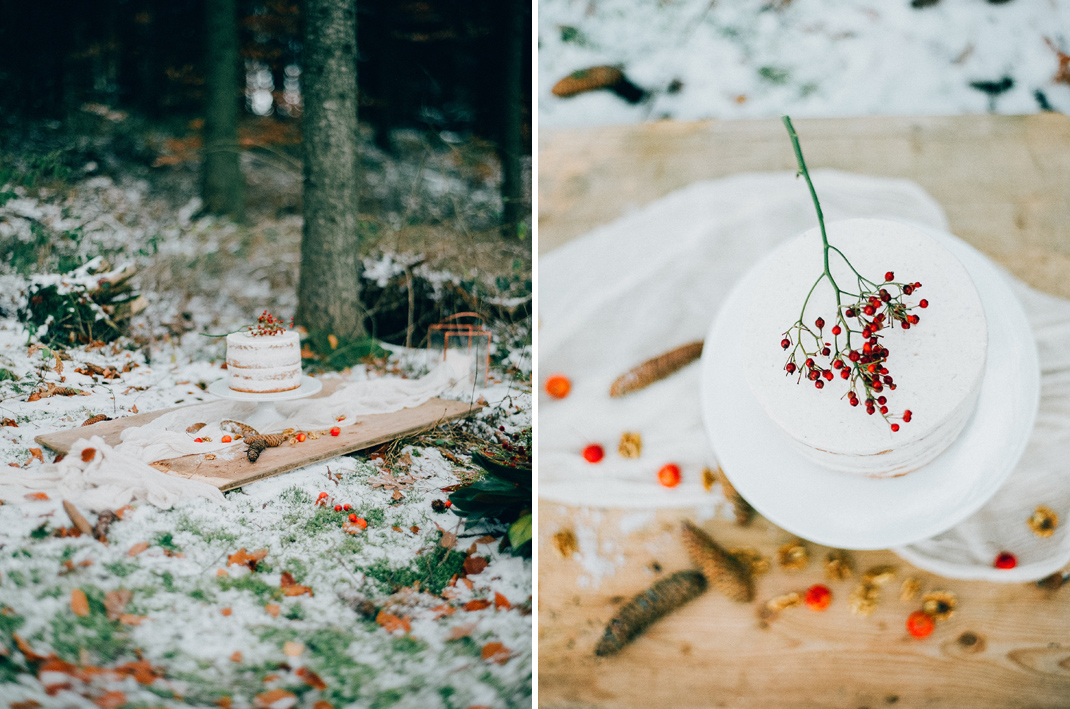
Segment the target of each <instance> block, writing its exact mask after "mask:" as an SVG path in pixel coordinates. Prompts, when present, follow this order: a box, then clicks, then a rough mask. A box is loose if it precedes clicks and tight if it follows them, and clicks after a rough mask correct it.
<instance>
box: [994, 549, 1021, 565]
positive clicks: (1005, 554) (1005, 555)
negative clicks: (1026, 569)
mask: <svg viewBox="0 0 1070 709" xmlns="http://www.w3.org/2000/svg"><path fill="white" fill-rule="evenodd" d="M1017 565H1018V560H1017V559H1016V558H1014V554H1011V553H1010V552H1009V551H1001V552H1000V553H999V555H997V556H996V560H995V561H994V562H993V563H992V566H995V567H996V568H997V569H1013V568H1014V567H1015V566H1017Z"/></svg>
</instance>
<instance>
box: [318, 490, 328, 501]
mask: <svg viewBox="0 0 1070 709" xmlns="http://www.w3.org/2000/svg"><path fill="white" fill-rule="evenodd" d="M325 497H327V493H325V492H321V493H320V496H319V499H321V500H322V499H323V498H325Z"/></svg>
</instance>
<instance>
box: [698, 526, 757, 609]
mask: <svg viewBox="0 0 1070 709" xmlns="http://www.w3.org/2000/svg"><path fill="white" fill-rule="evenodd" d="M683 536H684V546H685V547H687V553H688V555H689V556H690V557H691V561H692V562H693V563H694V564H695V565H696V566H698V567H699V568H700V569H702V573H703V574H705V576H706V580H707V581H709V583H710V585H711V586H713V587H714V588H716V589H717V590H718V591H720V592H721V593H723V594H724V595H726V596H728V597H729V598H731V599H732V600H733V601H739V602H740V603H748V602H750V601H751V600H752V599H753V598H754V579H753V577H752V576H751V572H750V568H749V567H748V566H747V565H746V564H744V563H743V562H742V561H741V560H740V559H738V558H736V557H734V556H732V555H731V554H729V553H728V552H727V551H726V550H725V549H724V548H723V547H721V545H719V544H718V543H717V542H715V541H713V539H712V538H710V535H708V534H706V533H705V532H704V531H702V530H701V529H699V528H698V527H696V526H695V525H693V524H691V523H690V522H684V529H683Z"/></svg>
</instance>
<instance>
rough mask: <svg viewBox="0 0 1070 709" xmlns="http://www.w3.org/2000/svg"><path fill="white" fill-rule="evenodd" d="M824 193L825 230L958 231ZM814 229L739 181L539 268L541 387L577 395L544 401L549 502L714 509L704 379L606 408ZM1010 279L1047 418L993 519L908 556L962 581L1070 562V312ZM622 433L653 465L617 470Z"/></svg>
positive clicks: (917, 201)
mask: <svg viewBox="0 0 1070 709" xmlns="http://www.w3.org/2000/svg"><path fill="white" fill-rule="evenodd" d="M813 180H814V184H815V186H816V188H817V191H818V195H819V196H820V198H821V205H822V208H823V210H824V214H825V219H826V220H827V221H832V220H836V219H848V218H853V217H875V218H889V219H901V220H909V221H913V222H919V223H921V224H925V225H929V226H932V227H934V228H936V229H940V230H944V231H947V230H948V225H947V220H946V218H945V216H944V213H943V210H942V209H941V208H940V206H939V205H938V204H937V203H936V202H935V201H934V200H933V199H932V198H931V197H930V196H929V195H928V194H926V193H925V192H924V191H923V190H922V189H921V188H920V187H919V186H917V185H916V184H915V183H913V182H909V181H905V180H893V179H885V178H875V177H869V176H863V175H852V174H847V173H843V172H837V171H831V170H819V171H816V172H814V173H813ZM815 221H816V220H815V216H814V208H813V204H812V203H811V201H810V197H809V193H808V192H807V190H806V188H805V185H804V184H802V183H801V182H798V181H796V178H795V174H794V173H792V172H785V173H756V174H742V175H737V176H734V177H730V178H726V179H722V180H716V181H709V182H700V183H696V184H693V185H690V186H689V187H686V188H684V189H681V190H679V191H677V192H674V193H672V194H670V195H668V196H666V197H664V198H663V199H661V200H658V201H657V202H654V203H652V204H650V205H648V206H646V207H644V208H642V209H641V210H638V211H636V212H634V213H632V214H630V215H628V216H625V217H623V218H621V219H620V220H618V221H616V222H613V223H611V224H608V225H606V226H603V227H600V228H598V229H596V230H595V231H593V232H591V233H590V234H588V235H586V236H584V237H582V238H580V239H576V240H574V241H572V242H570V243H568V244H566V245H565V246H563V247H561V248H559V249H556V250H554V251H553V252H551V253H549V254H547V255H546V256H543V257H542V258H540V261H539V319H540V323H541V327H540V331H539V372H540V378H541V379H542V380H543V381H545V379H546V378H547V377H548V376H550V375H552V374H554V373H557V372H560V373H562V374H565V375H566V376H568V377H569V378H570V379H571V381H572V391H571V393H570V394H569V396H568V397H567V398H565V399H562V400H554V399H551V398H550V397H549V396H548V395H547V394H546V393H545V391H540V399H539V496H540V498H542V499H545V500H551V501H557V502H564V503H568V504H576V505H591V506H607V507H626V508H642V509H651V508H658V507H685V506H695V505H701V504H704V503H706V502H708V501H709V500H710V495H709V493H706V492H705V491H704V490H703V488H702V484H701V480H700V471H701V470H702V468H704V467H707V466H710V465H711V464H715V463H716V460H715V458H714V456H713V453H712V451H711V449H710V447H709V444H708V442H707V439H706V433H705V431H704V428H703V425H702V419H701V413H700V406H699V394H698V392H699V386H700V367H699V366H698V364H693V365H690V366H688V367H687V368H685V369H683V370H681V371H680V372H678V373H676V374H674V375H673V376H671V377H669V378H668V379H665V380H663V381H661V382H658V383H657V384H655V385H653V386H650V387H648V388H647V389H644V390H642V391H639V392H637V393H634V394H630V395H629V396H627V397H623V398H620V399H610V398H609V396H608V391H609V386H610V384H611V383H612V382H613V380H614V379H616V378H617V377H618V376H619V375H621V374H623V373H624V372H625V371H627V370H629V369H630V368H631V367H633V366H635V365H636V364H638V363H640V362H642V361H644V360H646V359H649V358H650V357H653V356H656V355H658V354H661V353H663V352H666V351H667V350H669V349H671V348H673V347H676V346H678V345H681V344H684V343H687V342H691V341H695V340H702V339H703V338H704V337H705V335H706V331H707V329H708V328H709V325H710V323H711V322H712V321H713V318H714V316H715V314H716V312H717V310H718V308H719V306H720V304H721V302H722V301H723V299H724V298H725V296H726V295H727V294H728V292H729V291H730V290H731V289H732V287H733V286H734V285H735V282H736V280H737V279H738V278H739V277H740V276H742V275H743V273H744V272H746V270H747V269H749V268H750V267H751V266H752V265H753V264H754V263H756V262H757V261H758V260H759V259H760V258H761V257H762V256H763V255H765V254H767V253H768V252H769V251H770V250H771V249H773V248H774V247H775V246H777V245H778V244H779V243H781V242H782V241H785V240H787V239H789V238H791V237H793V236H796V235H797V234H799V233H801V232H803V231H804V230H806V229H809V228H811V227H813V226H814V224H815ZM1004 275H1005V277H1006V278H1007V279H1008V281H1009V282H1011V284H1012V287H1013V288H1014V290H1015V292H1016V293H1017V295H1018V297H1019V298H1020V299H1021V301H1022V305H1023V306H1024V307H1025V311H1026V313H1028V314H1029V319H1030V326H1031V328H1032V329H1033V332H1034V334H1035V336H1036V338H1037V346H1038V350H1039V355H1040V365H1041V402H1040V412H1039V415H1038V418H1037V424H1036V427H1035V429H1034V431H1033V435H1032V437H1031V439H1030V442H1029V445H1028V448H1027V450H1026V452H1025V454H1024V455H1023V457H1022V459H1021V461H1020V463H1019V464H1018V466H1017V468H1016V469H1015V470H1014V472H1013V473H1012V474H1011V476H1010V477H1009V478H1008V480H1007V482H1006V483H1005V484H1004V486H1003V488H1002V489H1001V490H1000V491H999V492H997V494H996V495H995V497H993V499H992V500H991V501H989V502H988V503H987V504H986V505H985V506H984V507H983V508H982V509H981V510H979V511H978V512H977V513H975V514H974V515H973V516H971V517H970V518H968V519H967V520H966V521H964V522H962V523H960V524H959V525H957V526H956V527H954V528H952V529H951V530H949V531H947V532H945V533H943V534H940V535H938V536H937V537H934V538H933V539H929V540H926V541H924V542H921V543H918V544H914V545H911V546H910V547H906V548H903V549H897V550H896V551H897V553H899V554H900V555H901V556H903V557H904V558H906V559H907V560H908V561H910V562H912V563H914V564H915V565H917V566H919V567H921V568H923V569H926V570H929V571H932V572H934V573H938V574H941V575H945V576H950V577H955V578H978V579H991V580H999V581H1025V580H1034V579H1038V578H1042V577H1044V576H1046V575H1048V574H1051V573H1053V572H1054V571H1056V570H1058V569H1060V568H1062V567H1063V566H1065V565H1066V564H1067V563H1068V562H1070V535H1068V533H1067V528H1068V527H1070V471H1068V470H1067V469H1066V466H1065V459H1066V452H1067V451H1068V450H1070V302H1067V301H1064V300H1060V299H1058V298H1054V297H1051V296H1048V295H1045V294H1043V293H1040V292H1039V291H1036V290H1033V289H1032V288H1029V287H1028V286H1026V285H1024V284H1023V283H1021V282H1020V281H1018V280H1017V279H1015V278H1014V277H1013V276H1011V275H1010V274H1008V273H1006V272H1004ZM709 346H717V343H708V344H707V347H709ZM740 376H742V373H741V374H740ZM624 431H639V432H641V434H642V437H643V453H642V457H641V458H639V459H625V458H622V457H621V456H620V455H618V454H617V451H616V447H617V442H618V441H619V440H620V435H621V433H623V432H624ZM593 442H599V443H601V444H602V445H603V446H605V449H606V458H605V460H603V461H602V462H601V463H599V464H598V465H591V464H589V463H587V462H586V461H584V460H583V458H582V457H581V451H582V450H583V447H584V446H585V445H587V444H589V443H593ZM755 445H761V441H755ZM656 461H662V462H665V461H674V462H676V463H678V464H679V465H680V467H681V470H682V471H683V481H682V482H681V484H680V485H679V486H678V487H676V488H673V489H667V488H664V487H661V486H660V485H659V484H658V482H657V479H656V477H655V473H656V472H657V471H656V467H657V466H656V465H655V464H654V462H656ZM652 466H654V469H652ZM1038 504H1044V505H1047V506H1048V507H1050V508H1052V509H1053V510H1055V511H1056V512H1057V513H1058V514H1059V516H1060V520H1061V521H1060V525H1059V527H1058V529H1057V530H1056V532H1055V535H1054V536H1052V537H1050V538H1047V539H1041V538H1038V537H1036V536H1034V535H1033V534H1032V533H1031V531H1030V530H1029V527H1028V526H1027V524H1026V520H1027V519H1028V518H1029V516H1030V515H1031V514H1032V512H1033V510H1034V509H1035V508H1036V506H1037V505H1038ZM1004 549H1013V550H1014V553H1015V555H1016V556H1017V558H1018V567H1017V568H1015V569H1011V570H997V569H993V568H992V562H993V559H994V558H995V556H996V554H998V553H999V552H1000V551H1002V550H1004Z"/></svg>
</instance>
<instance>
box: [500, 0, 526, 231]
mask: <svg viewBox="0 0 1070 709" xmlns="http://www.w3.org/2000/svg"><path fill="white" fill-rule="evenodd" d="M504 5H505V12H506V13H507V15H506V20H505V26H506V32H507V35H506V39H505V72H504V73H505V87H504V91H503V95H502V98H503V102H502V103H503V106H502V109H503V110H502V116H503V118H504V121H505V124H504V126H503V130H502V145H501V151H500V152H501V161H502V203H503V209H502V232H503V234H505V235H514V236H515V235H516V232H517V226H518V225H519V224H520V222H521V221H522V220H523V218H524V212H525V209H524V207H525V204H524V184H523V175H522V173H521V169H520V158H521V155H522V151H523V149H522V146H521V128H522V126H521V123H522V121H523V110H524V108H523V101H524V96H523V92H522V87H523V83H524V75H523V64H524V41H525V39H526V38H525V34H524V7H523V5H522V3H520V2H515V1H514V0H506V1H505V3H504Z"/></svg>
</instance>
